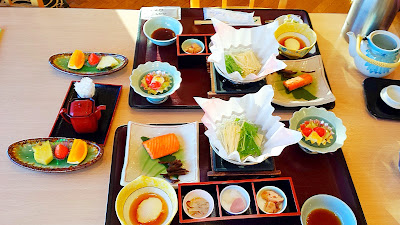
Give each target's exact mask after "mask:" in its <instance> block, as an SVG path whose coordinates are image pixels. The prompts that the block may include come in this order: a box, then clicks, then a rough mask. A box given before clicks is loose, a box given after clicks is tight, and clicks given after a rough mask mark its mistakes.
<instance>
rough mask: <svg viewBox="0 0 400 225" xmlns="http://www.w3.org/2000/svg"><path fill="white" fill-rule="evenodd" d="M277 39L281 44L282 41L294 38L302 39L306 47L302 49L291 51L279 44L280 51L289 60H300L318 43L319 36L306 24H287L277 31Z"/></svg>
mask: <svg viewBox="0 0 400 225" xmlns="http://www.w3.org/2000/svg"><path fill="white" fill-rule="evenodd" d="M274 35H275V39H276V40H277V41H278V42H279V41H280V40H281V39H283V38H285V37H288V36H294V37H297V38H299V39H301V40H302V41H303V42H304V43H305V45H306V47H304V48H302V49H298V50H297V49H290V48H287V47H285V46H283V45H281V44H279V51H280V53H281V54H282V55H284V56H286V57H287V58H289V59H298V58H302V57H303V56H305V55H306V54H307V53H308V52H309V51H310V50H311V49H312V48H313V47H314V45H315V43H316V42H317V34H316V33H315V32H314V31H313V30H312V29H311V28H310V26H308V25H307V24H305V23H295V22H286V23H283V24H282V25H280V26H279V27H278V29H276V31H275V33H274Z"/></svg>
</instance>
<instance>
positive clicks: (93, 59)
mask: <svg viewBox="0 0 400 225" xmlns="http://www.w3.org/2000/svg"><path fill="white" fill-rule="evenodd" d="M99 61H100V56H98V55H96V54H94V53H92V54H90V55H89V58H88V63H89V64H90V65H91V66H94V65H96V64H97V63H99Z"/></svg>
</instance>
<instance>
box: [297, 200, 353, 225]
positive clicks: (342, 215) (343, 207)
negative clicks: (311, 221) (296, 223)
mask: <svg viewBox="0 0 400 225" xmlns="http://www.w3.org/2000/svg"><path fill="white" fill-rule="evenodd" d="M320 208H323V209H327V210H329V211H331V212H333V213H335V214H336V216H338V217H339V219H340V221H341V224H344V225H357V220H356V217H355V215H354V213H353V211H352V210H351V209H350V207H349V206H348V205H347V204H346V203H344V202H343V201H342V200H340V199H338V198H336V197H334V196H331V195H325V194H320V195H314V196H312V197H310V198H309V199H307V200H306V201H305V202H304V204H303V206H302V207H301V216H300V220H301V224H302V225H307V222H306V221H307V216H308V215H309V214H310V213H311V211H313V210H314V209H320Z"/></svg>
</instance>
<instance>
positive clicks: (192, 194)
mask: <svg viewBox="0 0 400 225" xmlns="http://www.w3.org/2000/svg"><path fill="white" fill-rule="evenodd" d="M195 197H201V198H204V199H205V200H206V201H207V202H208V204H209V206H210V207H209V208H208V212H207V214H206V215H204V216H202V217H194V216H192V215H190V214H189V212H188V210H187V207H186V202H188V201H190V200H191V199H193V198H195ZM182 208H183V211H184V212H185V213H186V215H188V216H189V217H190V218H192V219H204V218H206V217H208V216H210V214H211V213H212V211H213V210H214V199H213V197H212V196H211V195H210V193H208V192H207V191H204V190H201V189H195V190H193V191H190V192H189V193H187V194H186V195H185V197H184V198H183V201H182Z"/></svg>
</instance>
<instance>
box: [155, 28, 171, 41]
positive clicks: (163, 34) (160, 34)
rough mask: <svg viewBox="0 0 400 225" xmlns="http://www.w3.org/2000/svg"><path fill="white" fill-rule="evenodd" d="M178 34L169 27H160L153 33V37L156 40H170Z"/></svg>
mask: <svg viewBox="0 0 400 225" xmlns="http://www.w3.org/2000/svg"><path fill="white" fill-rule="evenodd" d="M175 36H176V34H175V32H174V31H173V30H171V29H168V28H158V29H157V30H155V31H153V33H151V38H153V39H156V40H169V39H172V38H174V37H175Z"/></svg>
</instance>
